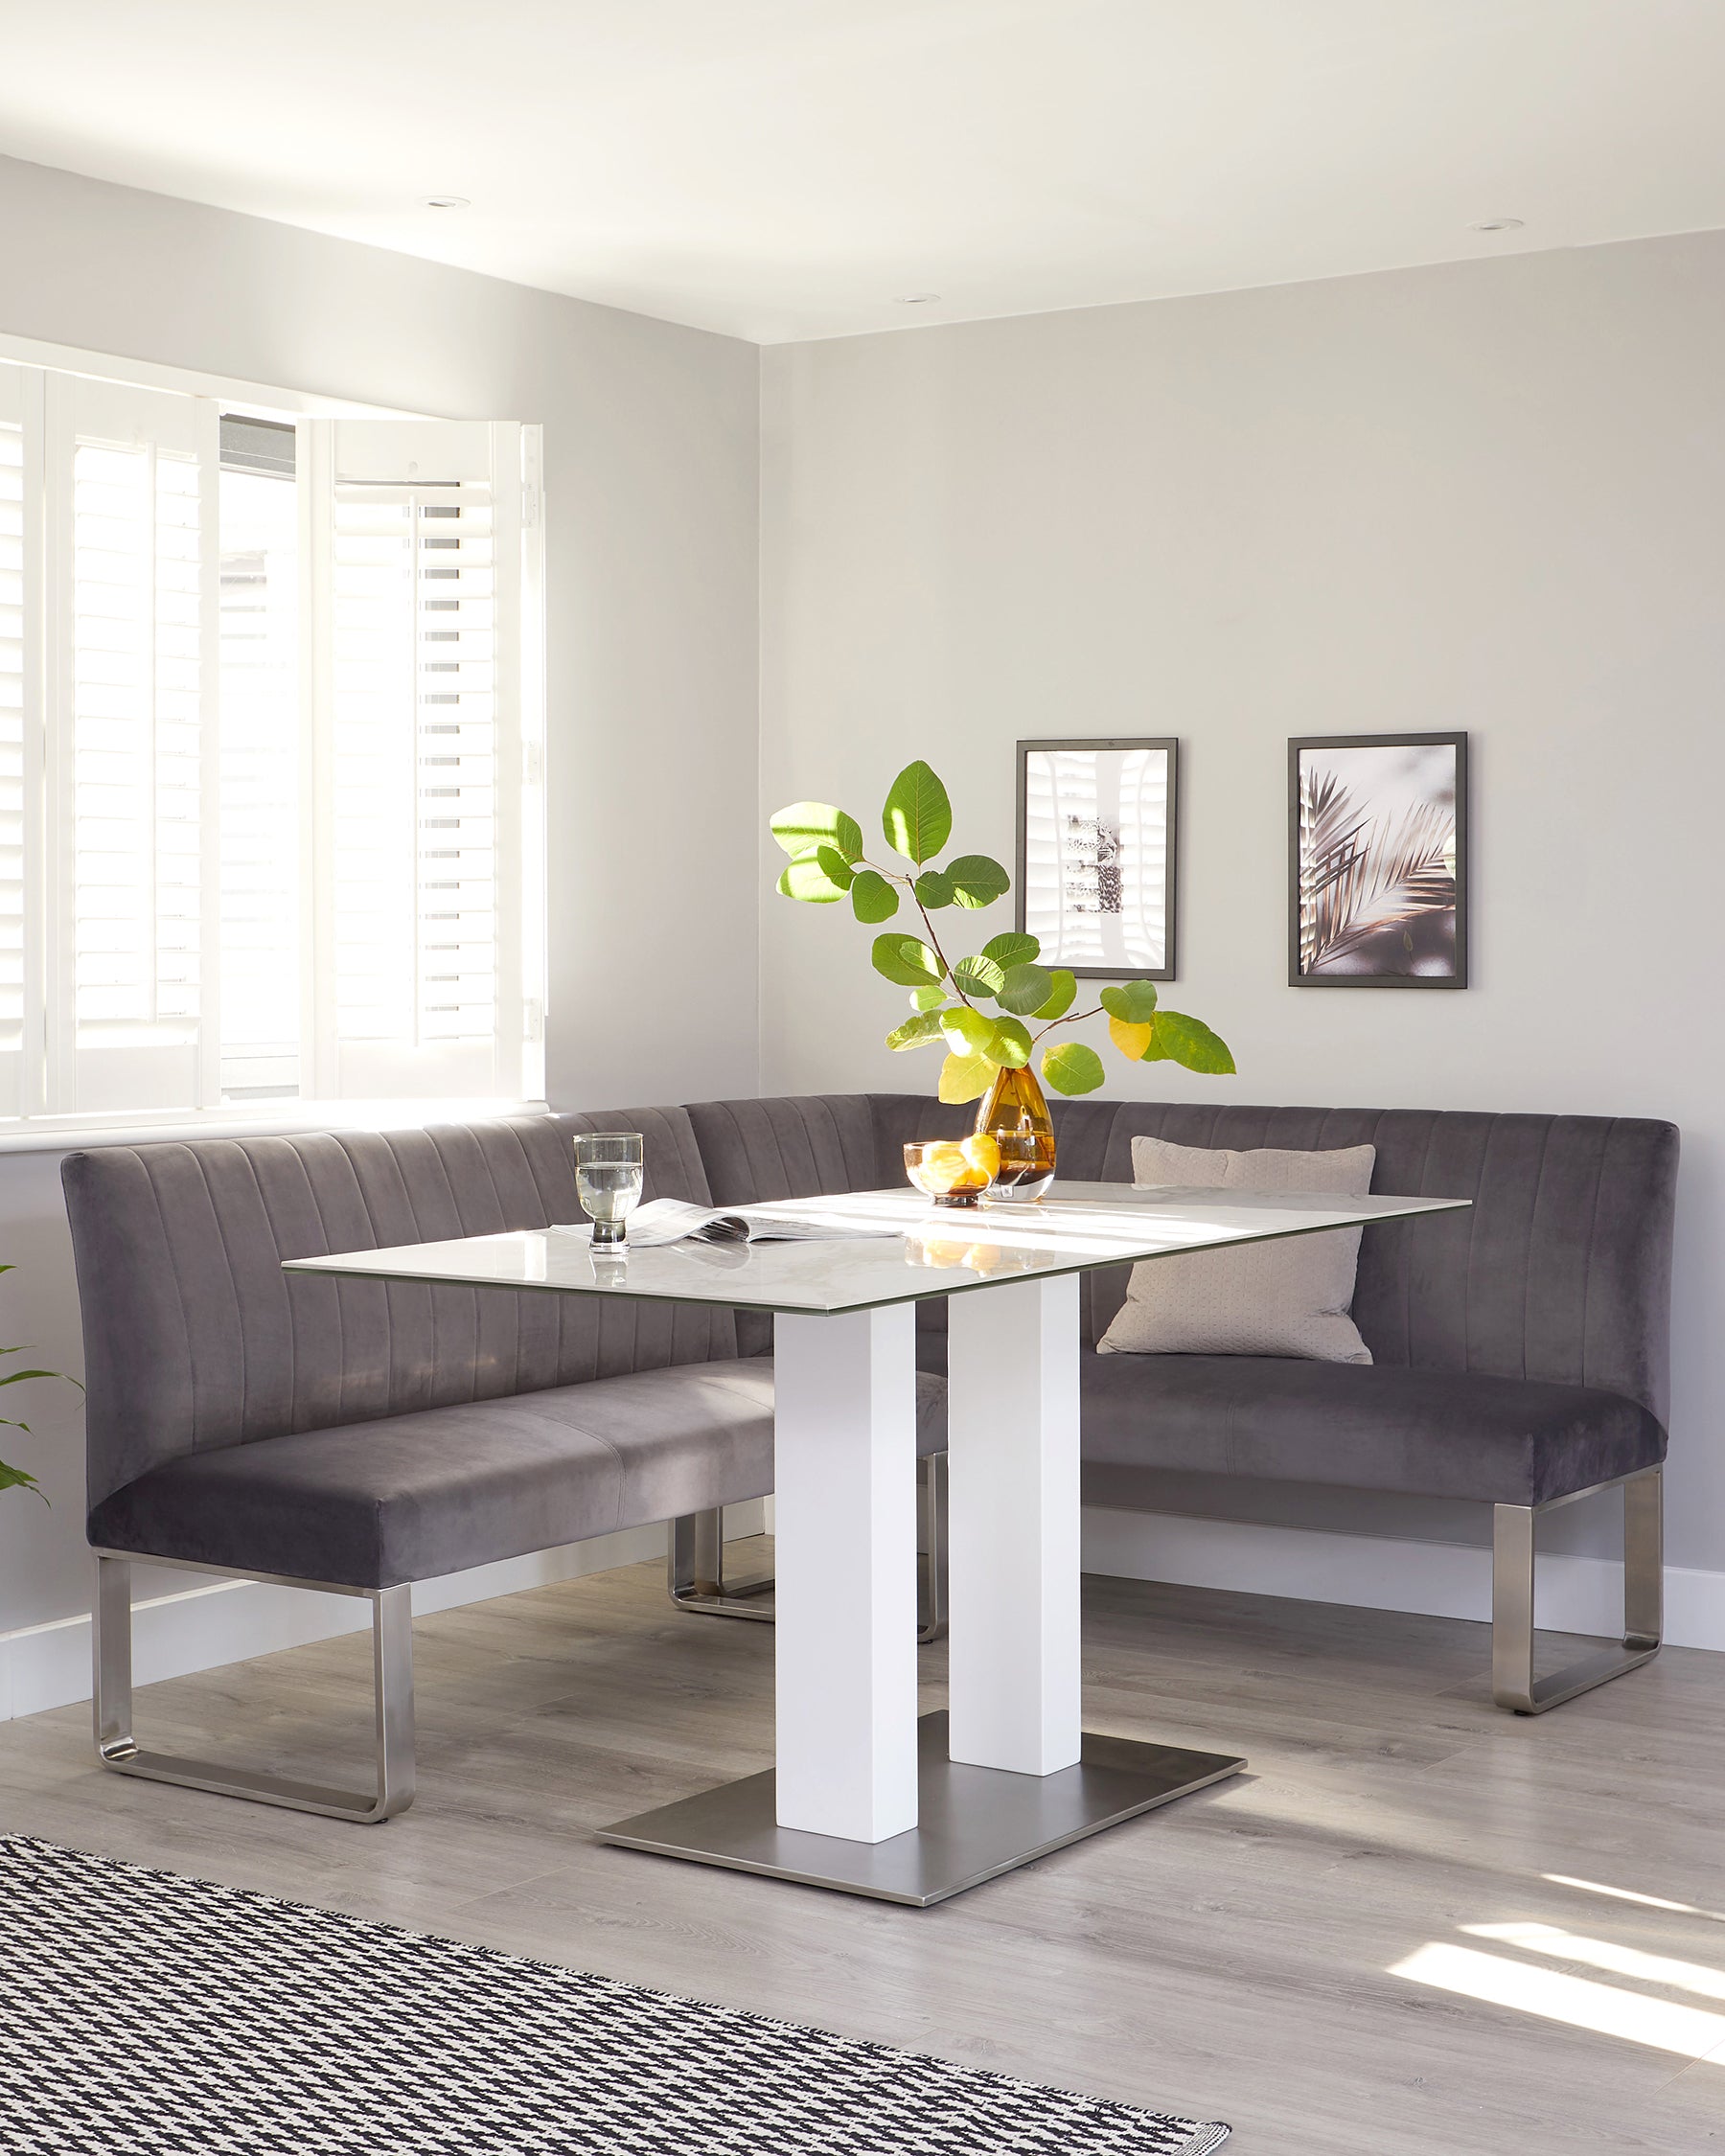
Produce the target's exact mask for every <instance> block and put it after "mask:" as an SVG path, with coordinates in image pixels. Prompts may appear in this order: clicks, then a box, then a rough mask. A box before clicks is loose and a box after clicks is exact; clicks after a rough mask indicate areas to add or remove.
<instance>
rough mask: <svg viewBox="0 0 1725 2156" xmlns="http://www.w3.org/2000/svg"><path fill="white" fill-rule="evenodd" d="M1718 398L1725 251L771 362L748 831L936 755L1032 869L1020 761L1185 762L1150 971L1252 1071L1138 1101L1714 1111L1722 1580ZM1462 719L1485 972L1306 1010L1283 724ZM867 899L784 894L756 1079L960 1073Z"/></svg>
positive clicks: (1701, 1348) (1723, 1133)
mask: <svg viewBox="0 0 1725 2156" xmlns="http://www.w3.org/2000/svg"><path fill="white" fill-rule="evenodd" d="M1721 383H1725V236H1720V235H1714V236H1704V237H1700V238H1694V239H1682V240H1673V241H1652V242H1645V243H1638V244H1635V245H1628V246H1621V247H1609V248H1599V249H1593V250H1589V251H1576V252H1559V253H1552V254H1543V255H1533V256H1527V257H1522V258H1519V259H1517V260H1514V261H1508V262H1504V263H1499V264H1471V265H1462V266H1456V267H1445V268H1434V269H1420V270H1413V271H1409V272H1405V273H1395V274H1390V275H1383V276H1373V277H1361V278H1356V279H1351V280H1347V281H1345V282H1337V283H1329V284H1319V285H1306V286H1296V287H1282V288H1277V289H1274V290H1263V291H1251V292H1241V293H1236V294H1230V295H1226V296H1221V297H1213V298H1203V299H1194V300H1180V301H1165V302H1161V303H1155V304H1150V305H1145V306H1138V307H1121V308H1114V309H1106V310H1089V311H1082V312H1071V313H1061V314H1051V315H1043V316H1036V317H1031V318H1026V319H1019V320H1010V321H1000V322H989V323H979V324H974V325H969V326H962V327H955V328H942V329H928V330H916V331H907V332H904V333H897V334H893V335H885V336H876V337H867V338H853V339H846V340H840V341H834V342H828V343H818V344H810V345H802V346H793V347H782V348H779V349H777V350H774V351H770V352H768V353H766V354H764V355H763V407H762V424H763V495H762V535H763V552H762V579H763V617H764V630H763V647H762V648H763V705H764V708H763V745H762V766H763V794H764V806H765V807H767V808H769V809H770V808H771V807H772V806H774V805H776V804H777V803H778V802H781V801H790V800H794V799H797V798H799V797H805V796H813V797H815V798H817V799H826V800H836V801H838V802H839V803H840V804H841V805H843V806H846V807H848V808H849V809H850V810H851V812H852V813H853V814H856V815H858V816H859V817H861V818H862V821H863V824H864V828H865V830H869V831H874V830H878V805H879V802H880V798H881V795H882V793H883V792H884V791H885V785H886V782H887V781H888V780H889V778H890V777H891V775H892V773H893V772H894V771H895V770H896V769H897V768H899V767H900V766H901V765H902V764H904V763H905V762H906V761H908V759H909V758H910V757H912V756H918V755H920V756H926V757H927V758H928V759H929V760H930V761H931V763H932V764H933V765H934V767H935V768H936V769H937V770H939V771H940V772H941V773H942V775H943V776H944V777H945V778H946V780H947V782H948V785H949V787H950V788H951V790H952V791H953V794H954V800H955V803H956V806H957V822H956V826H955V833H956V841H957V843H959V844H960V845H962V846H963V847H965V848H967V849H968V848H975V849H979V850H982V851H986V852H994V853H998V854H999V855H1000V856H1001V857H1002V858H1003V859H1007V860H1010V849H1011V846H1012V839H1013V762H1014V759H1013V744H1014V742H1015V740H1017V739H1018V738H1020V737H1025V736H1038V735H1059V734H1075V735H1076V734H1115V735H1134V734H1174V735H1178V736H1179V737H1180V739H1181V741H1182V743H1183V745H1184V747H1183V780H1184V830H1183V837H1182V855H1183V870H1184V889H1183V892H1182V901H1181V940H1182V951H1183V955H1182V958H1181V974H1180V981H1179V985H1178V989H1177V990H1171V991H1167V992H1165V994H1166V995H1167V997H1168V999H1169V1000H1171V1001H1173V1002H1174V1003H1175V1005H1176V1007H1178V1008H1182V1009H1190V1010H1192V1011H1194V1012H1196V1013H1198V1014H1199V1015H1201V1016H1202V1017H1204V1018H1206V1019H1207V1020H1208V1021H1211V1022H1212V1023H1213V1024H1214V1025H1216V1026H1217V1027H1218V1028H1219V1029H1220V1030H1221V1031H1222V1032H1223V1033H1224V1034H1225V1035H1226V1036H1227V1037H1228V1039H1229V1041H1230V1043H1231V1044H1232V1046H1233V1048H1234V1051H1235V1054H1236V1056H1237V1058H1238V1062H1239V1068H1240V1073H1241V1075H1240V1076H1239V1077H1238V1078H1237V1079H1235V1080H1232V1081H1226V1082H1219V1081H1215V1080H1204V1079H1199V1078H1195V1077H1191V1076H1189V1075H1186V1074H1184V1073H1183V1072H1181V1071H1179V1070H1177V1069H1175V1068H1174V1067H1172V1066H1169V1065H1158V1066H1155V1067H1148V1068H1140V1069H1137V1070H1134V1069H1132V1068H1131V1067H1127V1066H1124V1065H1122V1064H1121V1063H1120V1062H1119V1061H1118V1059H1111V1061H1110V1085H1111V1089H1113V1090H1114V1091H1115V1092H1116V1093H1121V1094H1130V1093H1141V1094H1144V1095H1155V1096H1157V1097H1176V1098H1182V1099H1185V1098H1203V1099H1210V1098H1213V1097H1215V1095H1216V1093H1217V1092H1218V1090H1220V1089H1223V1088H1224V1087H1225V1088H1226V1091H1227V1092H1228V1093H1229V1094H1230V1096H1231V1097H1233V1098H1236V1099H1239V1100H1242V1101H1260V1102H1317V1103H1337V1104H1347V1103H1353V1104H1361V1105H1378V1106H1404V1105H1405V1106H1427V1107H1437V1108H1484V1109H1525V1110H1573V1111H1584V1112H1618V1113H1624V1114H1646V1115H1659V1116H1669V1117H1671V1118H1672V1119H1674V1120H1675V1121H1677V1122H1678V1123H1680V1124H1681V1125H1682V1126H1683V1129H1684V1134H1685V1158H1684V1169H1683V1185H1682V1201H1681V1219H1680V1224H1679V1249H1678V1261H1677V1311H1676V1372H1675V1394H1674V1406H1673V1465H1672V1473H1671V1497H1672V1501H1673V1502H1672V1506H1671V1520H1670V1551H1671V1558H1672V1561H1673V1563H1674V1564H1675V1565H1676V1566H1679V1567H1685V1568H1698V1569H1701V1570H1703V1571H1707V1572H1710V1573H1725V1443H1722V1441H1721V1437H1722V1433H1721V1414H1720V1401H1721V1397H1722V1395H1725V1326H1722V1325H1721V1324H1720V1321H1719V1311H1720V1309H1721V1307H1725V1253H1722V1252H1721V1248H1720V1220H1721V1182H1722V1180H1725V1087H1722V1086H1721V1082H1720V1075H1719V1073H1720V1067H1721V1061H1722V1057H1725V1021H1722V1019H1721V998H1720V993H1719V991H1720V982H1721V966H1720V959H1719V954H1718V950H1717V938H1716V933H1715V920H1716V915H1717V911H1718V897H1717V891H1718V877H1719V871H1718V865H1717V858H1718V827H1719V803H1720V800H1721V798H1722V797H1725V726H1722V724H1721V711H1720V702H1721V689H1722V684H1725V512H1722V510H1721V503H1722V502H1725V395H1722V394H1721ZM1449 726H1465V727H1466V728H1468V729H1469V731H1470V733H1471V736H1472V745H1473V753H1474V763H1475V771H1474V775H1475V790H1474V808H1475V837H1476V852H1475V885H1474V890H1475V936H1476V941H1475V946H1474V978H1475V980H1476V982H1477V985H1476V986H1475V987H1474V988H1472V989H1470V990H1469V991H1467V992H1466V993H1464V994H1422V993H1415V992H1408V991H1401V992H1396V991H1382V992H1350V993H1340V992H1335V991H1328V992H1325V991H1322V990H1316V989H1305V990H1295V989H1290V988H1289V987H1288V986H1287V985H1286V971H1285V969H1286V958H1285V940H1286V910H1285V909H1286V903H1287V902H1286V880H1287V863H1286V837H1285V830H1286V821H1285V819H1286V809H1285V785H1286V780H1285V762H1286V742H1287V739H1288V737H1289V736H1290V735H1291V734H1302V733H1322V732H1343V733H1345V732H1352V731H1358V732H1379V731H1384V732H1388V731H1401V730H1404V729H1406V730H1414V729H1434V728H1438V727H1449ZM840 911H841V909H839V908H833V909H831V910H828V909H826V908H816V907H808V906H794V905H792V904H790V903H788V902H785V901H774V902H772V903H771V904H770V906H768V908H767V909H766V912H765V914H764V929H763V970H762V979H763V998H764V1000H763V1009H762V1039H763V1083H764V1087H765V1089H767V1090H769V1091H776V1090H780V1089H784V1090H796V1089H804V1088H830V1087H845V1088H854V1087H862V1086H897V1087H902V1088H907V1089H910V1088H914V1087H917V1086H919V1085H920V1086H927V1085H930V1084H931V1082H932V1078H933V1074H934V1064H933V1060H932V1055H931V1054H930V1056H929V1060H918V1059H917V1058H916V1057H914V1056H900V1057H892V1056H888V1055H887V1054H886V1052H885V1050H884V1049H883V1048H882V1047H881V1045H880V1040H881V1036H882V1034H883V1033H884V1032H885V1029H886V1027H887V1026H888V1025H890V1024H892V1023H895V1022H896V1021H897V1018H898V1017H899V1016H900V1015H902V996H901V995H900V993H899V992H898V991H895V990H893V989H890V988H888V987H886V986H885V984H882V983H880V982H878V981H874V979H873V976H872V975H870V973H869V971H868V966H867V956H866V946H867V941H868V937H869V935H870V933H872V931H869V930H865V929H861V928H859V927H857V926H856V925H855V924H854V923H853V922H851V921H849V919H848V917H840ZM1006 925H1009V924H1008V922H1007V918H1006V909H1005V908H1001V909H1000V914H999V918H998V919H997V918H996V917H994V916H989V917H985V918H984V920H983V922H982V923H980V924H979V925H978V928H977V940H978V942H979V941H980V940H981V939H982V938H983V937H985V936H986V935H987V934H989V933H991V932H993V930H994V929H996V928H998V927H1000V926H1006ZM871 983H872V985H871ZM1189 1502H1190V1503H1191V1505H1192V1506H1193V1508H1194V1509H1196V1510H1200V1511H1204V1512H1208V1513H1219V1514H1230V1515H1232V1516H1234V1517H1237V1518H1241V1519H1253V1520H1265V1519H1272V1520H1275V1519H1281V1520H1289V1521H1294V1520H1298V1521H1299V1522H1301V1523H1302V1524H1303V1525H1306V1526H1308V1527H1311V1526H1316V1525H1325V1524H1327V1525H1342V1526H1345V1527H1349V1528H1351V1529H1353V1530H1354V1531H1355V1532H1356V1533H1360V1534H1367V1535H1375V1536H1377V1537H1379V1538H1386V1537H1388V1538H1393V1537H1395V1536H1398V1535H1401V1536H1410V1537H1414V1536H1432V1537H1436V1538H1438V1539H1440V1540H1441V1539H1446V1538H1453V1539H1456V1540H1462V1539H1466V1538H1468V1537H1469V1536H1472V1535H1475V1534H1477V1533H1479V1532H1481V1531H1483V1528H1484V1519H1483V1517H1482V1516H1481V1515H1480V1514H1478V1513H1477V1512H1476V1511H1474V1510H1473V1508H1461V1507H1422V1506H1413V1505H1399V1506H1398V1505H1395V1504H1392V1503H1389V1504H1387V1503H1381V1502H1369V1501H1365V1500H1360V1501H1350V1500H1349V1499H1348V1498H1347V1497H1345V1495H1341V1494H1336V1495H1328V1494H1326V1495H1324V1496H1322V1497H1321V1498H1320V1497H1313V1496H1311V1495H1310V1494H1307V1493H1296V1492H1293V1491H1277V1490H1276V1489H1275V1488H1274V1487H1271V1486H1267V1485H1266V1486H1264V1487H1262V1488H1259V1489H1255V1490H1245V1489H1239V1488H1234V1489H1230V1488H1229V1487H1227V1486H1226V1485H1224V1484H1221V1483H1219V1482H1218V1483H1214V1484H1209V1485H1200V1486H1195V1487H1194V1489H1193V1491H1192V1493H1191V1495H1190V1498H1189ZM1608 1525H1609V1524H1608V1523H1607V1522H1605V1521H1603V1520H1596V1521H1593V1522H1588V1521H1585V1520H1582V1519H1578V1518H1576V1516H1575V1515H1566V1516H1561V1519H1560V1521H1554V1522H1553V1542H1554V1544H1556V1545H1557V1546H1558V1547H1559V1548H1561V1547H1563V1546H1564V1544H1565V1542H1566V1541H1567V1542H1568V1545H1569V1547H1570V1548H1576V1549H1586V1548H1603V1547H1605V1541H1604V1537H1605V1534H1606V1529H1607V1526H1608ZM1117 1527H1118V1523H1117V1522H1116V1523H1114V1524H1113V1525H1111V1526H1110V1527H1109V1530H1108V1532H1109V1535H1110V1537H1112V1538H1113V1539H1112V1541H1111V1548H1113V1550H1114V1553H1115V1554H1114V1558H1113V1560H1112V1562H1113V1563H1114V1566H1115V1569H1121V1570H1130V1569H1132V1568H1131V1566H1130V1565H1129V1564H1127V1563H1126V1562H1125V1559H1124V1557H1123V1556H1122V1554H1121V1546H1120V1544H1119V1541H1118V1535H1117V1532H1116V1530H1117ZM1158 1531H1159V1533H1161V1530H1158ZM1198 1539H1201V1538H1197V1537H1196V1534H1195V1539H1194V1543H1193V1547H1194V1548H1195V1547H1196V1543H1197V1540H1198ZM1212 1539H1213V1538H1212ZM1159 1547H1160V1548H1161V1550H1162V1551H1163V1553H1164V1569H1163V1571H1162V1576H1170V1575H1169V1573H1168V1572H1167V1571H1166V1569H1165V1563H1166V1560H1167V1552H1168V1551H1169V1550H1170V1549H1171V1548H1173V1546H1172V1545H1171V1544H1169V1543H1168V1541H1167V1539H1166V1536H1165V1534H1162V1539H1161V1543H1160V1544H1159ZM1234 1547H1235V1548H1245V1547H1246V1545H1245V1544H1244V1543H1242V1542H1240V1541H1239V1539H1238V1538H1236V1541H1235V1545H1234ZM1379 1548H1380V1555H1381V1557H1382V1558H1383V1561H1384V1563H1386V1564H1390V1565H1393V1563H1394V1549H1393V1540H1392V1539H1391V1540H1390V1541H1388V1542H1385V1541H1383V1540H1382V1539H1380V1545H1379ZM1174 1576H1180V1575H1178V1574H1176V1575H1174ZM1241 1583H1242V1582H1241V1581H1239V1580H1238V1579H1232V1580H1230V1584H1241ZM1717 1584H1718V1585H1720V1586H1721V1587H1722V1588H1725V1581H1722V1582H1719V1583H1717ZM1283 1591H1284V1592H1285V1591H1286V1590H1285V1589H1284V1590H1283ZM1317 1591H1320V1592H1322V1588H1320V1589H1319V1590H1317ZM1350 1598H1351V1597H1350ZM1358 1598H1360V1599H1364V1600H1369V1599H1371V1598H1372V1597H1371V1595H1370V1594H1368V1593H1365V1592H1362V1593H1361V1594H1359V1597H1358ZM1720 1616H1721V1630H1720V1634H1719V1640H1716V1641H1715V1642H1714V1643H1721V1642H1725V1608H1722V1609H1721V1612H1720Z"/></svg>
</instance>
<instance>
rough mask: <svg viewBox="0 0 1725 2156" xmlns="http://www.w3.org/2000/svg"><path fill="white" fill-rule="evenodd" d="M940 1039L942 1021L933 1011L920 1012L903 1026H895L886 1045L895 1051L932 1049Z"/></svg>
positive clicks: (888, 1036)
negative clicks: (902, 1049) (901, 1049)
mask: <svg viewBox="0 0 1725 2156" xmlns="http://www.w3.org/2000/svg"><path fill="white" fill-rule="evenodd" d="M939 1039H940V1019H939V1016H938V1014H937V1013H935V1012H933V1011H918V1012H917V1014H916V1016H915V1017H914V1018H908V1019H907V1020H906V1021H905V1022H904V1024H903V1025H895V1026H894V1027H893V1029H892V1031H891V1032H890V1033H889V1034H887V1036H886V1045H887V1046H888V1047H889V1048H891V1049H893V1050H895V1051H896V1050H898V1049H900V1048H922V1047H930V1046H932V1044H934V1043H935V1042H936V1041H938V1040H939Z"/></svg>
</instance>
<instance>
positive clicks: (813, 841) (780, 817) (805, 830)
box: [771, 801, 862, 860]
mask: <svg viewBox="0 0 1725 2156" xmlns="http://www.w3.org/2000/svg"><path fill="white" fill-rule="evenodd" d="M771 829H772V836H773V837H775V838H776V839H777V840H778V842H779V844H780V845H781V846H783V847H784V849H785V851H786V853H788V854H790V855H791V856H792V858H793V859H794V858H795V857H796V855H798V854H806V853H807V852H808V851H809V849H810V847H811V846H833V847H836V848H837V849H838V851H839V853H841V854H842V855H843V856H844V858H845V860H862V825H861V824H860V823H859V822H858V821H857V819H856V817H855V816H847V815H846V814H845V813H844V811H843V810H842V809H835V808H834V807H833V805H832V803H831V802H830V801H793V802H792V804H791V806H790V807H789V808H788V809H781V810H780V811H779V812H778V814H777V815H775V816H774V817H773V819H772V825H771Z"/></svg>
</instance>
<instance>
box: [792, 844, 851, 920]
mask: <svg viewBox="0 0 1725 2156" xmlns="http://www.w3.org/2000/svg"><path fill="white" fill-rule="evenodd" d="M822 854H825V855H826V857H827V859H828V860H838V858H839V857H838V854H837V852H836V851H835V849H834V848H833V847H831V846H810V847H809V848H808V849H807V851H806V852H803V853H800V854H796V855H794V856H793V858H792V860H790V861H789V862H788V863H787V865H786V868H785V871H784V874H783V875H782V876H780V878H779V880H778V887H779V892H780V895H781V896H782V897H784V898H793V899H801V900H802V902H803V904H804V905H805V906H832V905H834V904H835V903H836V902H837V901H838V900H839V899H841V898H842V897H843V896H844V884H843V883H834V881H833V879H832V878H831V877H830V876H829V875H828V874H827V872H826V870H825V869H824V868H823V867H822V866H821V865H820V857H821V855H822ZM839 865H840V866H842V865H843V864H842V862H840V863H839ZM845 881H846V882H847V883H848V882H849V878H848V876H847V877H846V880H845Z"/></svg>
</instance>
